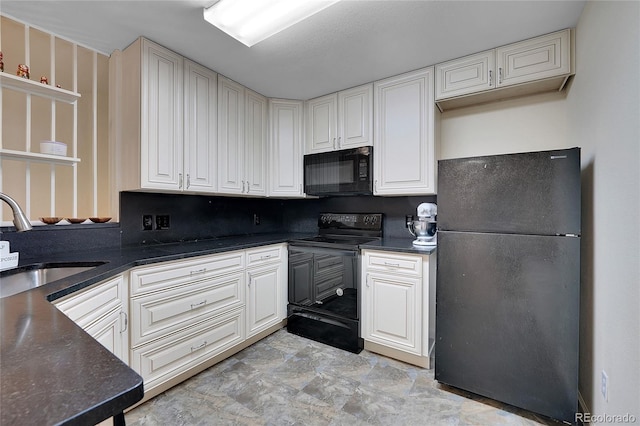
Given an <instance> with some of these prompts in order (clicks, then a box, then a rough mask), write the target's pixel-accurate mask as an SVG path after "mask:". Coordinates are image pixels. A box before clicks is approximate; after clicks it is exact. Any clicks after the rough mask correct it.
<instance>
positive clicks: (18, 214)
mask: <svg viewBox="0 0 640 426" xmlns="http://www.w3.org/2000/svg"><path fill="white" fill-rule="evenodd" d="M0 200H2V201H4V202H5V203H7V204H9V207H11V210H13V224H14V225H15V226H16V229H17V230H18V232H22V231H28V230H30V229H31V222H29V219H27V216H26V215H25V214H24V212H23V211H22V209H21V208H20V206H19V205H18V203H17V202H16V200H14V199H13V198H11V197H9V196H8V195H7V194H4V193H2V192H0Z"/></svg>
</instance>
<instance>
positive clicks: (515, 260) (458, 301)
mask: <svg viewBox="0 0 640 426" xmlns="http://www.w3.org/2000/svg"><path fill="white" fill-rule="evenodd" d="M436 282H437V287H436V346H435V378H436V380H438V381H439V382H441V383H444V384H447V385H451V386H455V387H458V388H461V389H465V390H467V391H470V392H473V393H476V394H479V395H484V396H486V397H489V398H492V399H496V400H499V401H503V402H506V403H508V404H511V405H514V406H517V407H521V408H525V409H527V410H530V411H533V412H536V413H540V414H543V415H545V416H549V417H552V418H554V419H558V420H563V421H567V422H571V423H573V422H575V417H574V415H575V413H576V410H577V407H578V395H577V393H578V332H579V330H578V328H579V308H580V239H579V238H575V237H549V236H522V235H512V234H480V233H458V232H446V231H444V232H439V233H438V268H437V279H436Z"/></svg>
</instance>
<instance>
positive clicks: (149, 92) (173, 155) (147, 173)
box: [140, 40, 183, 190]
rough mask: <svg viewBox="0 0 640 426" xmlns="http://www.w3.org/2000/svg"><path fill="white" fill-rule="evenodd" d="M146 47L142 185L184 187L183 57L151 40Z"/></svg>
mask: <svg viewBox="0 0 640 426" xmlns="http://www.w3.org/2000/svg"><path fill="white" fill-rule="evenodd" d="M142 49H143V51H142V100H143V101H142V126H141V129H140V131H141V155H142V158H141V165H140V174H141V176H140V182H141V186H142V187H143V188H158V189H174V190H177V189H182V183H183V174H182V173H183V172H182V167H183V160H182V151H183V142H182V138H183V131H182V120H183V117H182V104H183V99H182V84H183V81H182V67H183V65H182V57H181V56H179V55H177V54H175V53H173V52H171V51H169V50H167V49H165V48H163V47H161V46H159V45H157V44H155V43H153V42H151V41H149V40H143V42H142Z"/></svg>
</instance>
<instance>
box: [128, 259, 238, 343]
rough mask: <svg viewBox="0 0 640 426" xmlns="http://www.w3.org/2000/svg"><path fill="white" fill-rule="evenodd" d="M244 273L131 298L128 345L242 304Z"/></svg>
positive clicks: (160, 335) (159, 335) (175, 329)
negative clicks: (129, 338) (129, 341)
mask: <svg viewBox="0 0 640 426" xmlns="http://www.w3.org/2000/svg"><path fill="white" fill-rule="evenodd" d="M243 281H244V273H243V272H237V273H234V274H227V275H224V276H223V277H220V278H209V279H205V280H202V281H198V282H196V283H194V284H191V285H186V286H180V287H178V288H170V289H168V290H165V291H162V292H156V293H151V294H146V295H143V296H138V297H134V298H132V299H131V312H132V315H131V346H137V345H139V344H142V343H145V342H148V341H150V340H153V339H156V338H158V337H162V336H163V335H166V334H168V333H172V332H175V331H178V330H180V329H182V328H184V327H187V326H189V325H190V324H192V323H194V322H197V321H202V320H203V319H204V318H206V317H211V316H215V315H218V314H219V313H221V312H222V311H224V310H229V309H233V308H236V307H239V306H240V305H242V304H243V303H244V293H243V292H244V285H243Z"/></svg>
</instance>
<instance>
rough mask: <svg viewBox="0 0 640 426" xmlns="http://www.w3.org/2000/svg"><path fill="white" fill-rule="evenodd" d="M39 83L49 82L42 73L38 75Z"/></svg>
mask: <svg viewBox="0 0 640 426" xmlns="http://www.w3.org/2000/svg"><path fill="white" fill-rule="evenodd" d="M40 83H42V84H49V79H48V78H47V77H45V76H44V75H43V76H42V77H40Z"/></svg>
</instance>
